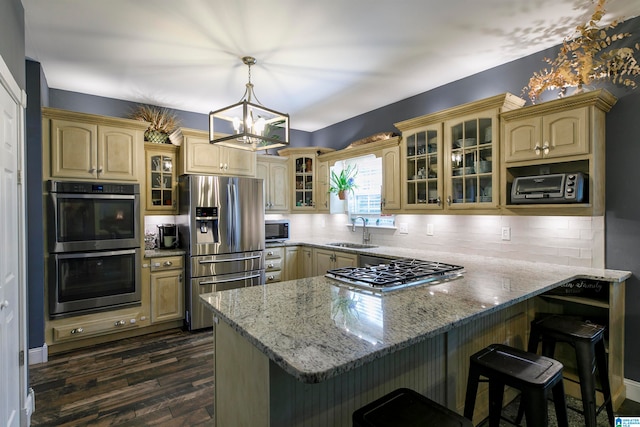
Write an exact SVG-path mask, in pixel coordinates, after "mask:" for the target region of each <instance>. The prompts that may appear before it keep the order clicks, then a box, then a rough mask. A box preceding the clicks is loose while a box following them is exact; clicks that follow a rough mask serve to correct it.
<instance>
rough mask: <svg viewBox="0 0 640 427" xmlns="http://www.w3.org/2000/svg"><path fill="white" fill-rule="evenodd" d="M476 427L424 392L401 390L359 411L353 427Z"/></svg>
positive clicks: (355, 415)
mask: <svg viewBox="0 0 640 427" xmlns="http://www.w3.org/2000/svg"><path fill="white" fill-rule="evenodd" d="M414 426H415V427H418V426H420V427H430V426H433V427H473V424H472V423H471V421H469V420H468V419H466V418H464V417H463V416H461V415H459V414H457V413H455V412H454V411H452V410H450V409H449V408H446V407H444V406H442V405H440V404H438V403H436V402H434V401H433V400H431V399H428V398H426V397H425V396H423V395H421V394H420V393H418V392H416V391H413V390H411V389H408V388H399V389H397V390H394V391H392V392H391V393H387V394H386V395H384V396H382V397H381V398H379V399H377V400H374V401H373V402H371V403H369V404H367V405H366V406H363V407H362V408H360V409H357V410H356V411H355V412H354V413H353V427H414Z"/></svg>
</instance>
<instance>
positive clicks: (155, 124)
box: [130, 104, 180, 143]
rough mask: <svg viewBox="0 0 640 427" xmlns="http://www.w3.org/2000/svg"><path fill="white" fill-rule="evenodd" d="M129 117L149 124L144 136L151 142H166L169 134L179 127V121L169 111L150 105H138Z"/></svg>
mask: <svg viewBox="0 0 640 427" xmlns="http://www.w3.org/2000/svg"><path fill="white" fill-rule="evenodd" d="M130 117H131V118H132V119H134V120H140V121H143V122H148V123H149V127H148V128H147V130H146V131H145V135H144V136H145V139H146V140H147V141H151V142H158V143H164V142H166V140H167V139H168V137H169V134H170V133H171V132H173V131H174V130H176V128H178V127H179V126H180V120H179V119H178V117H177V116H176V115H175V114H174V113H173V112H172V111H171V110H169V109H168V108H160V107H155V106H152V105H145V104H139V105H138V106H137V107H136V108H135V109H134V110H133V112H132V113H131V115H130Z"/></svg>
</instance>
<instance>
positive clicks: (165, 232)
mask: <svg viewBox="0 0 640 427" xmlns="http://www.w3.org/2000/svg"><path fill="white" fill-rule="evenodd" d="M157 227H158V244H157V245H156V247H157V248H158V249H173V248H175V247H177V246H178V227H176V225H175V224H162V225H158V226H157Z"/></svg>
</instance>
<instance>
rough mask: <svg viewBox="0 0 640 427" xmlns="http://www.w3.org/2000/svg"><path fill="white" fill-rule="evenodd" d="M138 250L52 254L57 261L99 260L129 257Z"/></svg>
mask: <svg viewBox="0 0 640 427" xmlns="http://www.w3.org/2000/svg"><path fill="white" fill-rule="evenodd" d="M137 251H138V249H137V248H134V249H125V250H116V251H98V252H80V253H78V252H73V253H56V254H52V255H54V256H55V257H56V258H58V259H66V258H99V257H107V256H115V255H131V254H135V253H137Z"/></svg>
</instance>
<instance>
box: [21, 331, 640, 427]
mask: <svg viewBox="0 0 640 427" xmlns="http://www.w3.org/2000/svg"><path fill="white" fill-rule="evenodd" d="M29 379H30V383H31V387H33V389H34V390H35V393H36V411H35V413H34V414H33V416H32V420H31V421H32V425H33V426H74V427H75V426H172V427H173V426H189V427H191V426H211V425H213V336H212V333H211V330H210V329H209V330H204V331H200V332H195V333H192V332H186V331H182V330H179V329H173V330H170V331H165V332H159V333H156V334H149V335H144V336H140V337H136V338H129V339H125V340H121V341H117V342H114V343H108V344H104V345H99V346H94V347H91V348H87V349H82V350H76V351H73V352H69V353H64V354H60V355H54V356H51V357H50V358H49V361H48V362H47V363H44V364H40V365H34V366H32V367H30V373H29ZM516 400H517V399H516ZM573 404H574V406H576V407H579V406H580V405H579V401H576V402H573ZM515 412H517V402H516V401H514V402H513V403H512V404H511V405H509V406H508V407H507V408H505V411H504V414H505V415H507V416H509V415H512V416H515ZM550 412H551V417H550V427H551V426H555V425H556V424H555V416H554V415H553V405H552V404H551V405H550ZM510 413H512V414H510ZM616 413H617V415H627V416H640V403H637V402H633V401H630V400H626V401H625V402H624V404H623V405H622V407H620V408H619V410H618V411H616ZM569 415H570V426H571V427H582V426H584V420H583V419H582V417H581V416H580V415H579V414H577V413H574V412H573V411H569ZM607 424H608V423H607V418H606V414H605V413H604V412H603V413H601V414H600V416H599V417H598V426H607ZM500 425H501V426H509V424H508V423H507V422H502V423H501V424H500ZM327 427H330V426H327Z"/></svg>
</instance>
